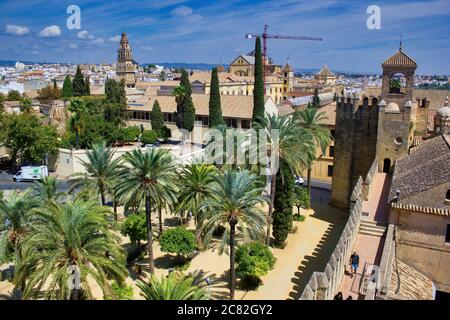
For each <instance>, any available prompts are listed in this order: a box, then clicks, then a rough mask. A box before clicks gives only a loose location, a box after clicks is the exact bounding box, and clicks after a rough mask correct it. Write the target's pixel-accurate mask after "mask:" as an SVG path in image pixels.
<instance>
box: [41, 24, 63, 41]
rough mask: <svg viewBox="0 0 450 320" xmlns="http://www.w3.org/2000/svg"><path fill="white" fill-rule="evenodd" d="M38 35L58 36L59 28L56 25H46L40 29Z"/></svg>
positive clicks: (45, 36)
mask: <svg viewBox="0 0 450 320" xmlns="http://www.w3.org/2000/svg"><path fill="white" fill-rule="evenodd" d="M39 35H40V36H41V37H44V38H53V37H59V36H60V35H61V28H60V27H58V26H57V25H52V26H48V27H45V28H44V29H42V30H41V32H40V33H39Z"/></svg>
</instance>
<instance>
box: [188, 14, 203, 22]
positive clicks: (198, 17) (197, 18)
mask: <svg viewBox="0 0 450 320" xmlns="http://www.w3.org/2000/svg"><path fill="white" fill-rule="evenodd" d="M202 19H203V17H202V16H201V15H199V14H193V15H190V16H187V17H186V20H187V21H188V22H190V23H194V22H197V21H200V20H202Z"/></svg>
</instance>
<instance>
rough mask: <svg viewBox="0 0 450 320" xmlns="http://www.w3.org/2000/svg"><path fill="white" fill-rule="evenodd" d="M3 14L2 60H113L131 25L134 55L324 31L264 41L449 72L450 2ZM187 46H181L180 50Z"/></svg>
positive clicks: (366, 67)
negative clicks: (374, 18) (400, 55)
mask: <svg viewBox="0 0 450 320" xmlns="http://www.w3.org/2000/svg"><path fill="white" fill-rule="evenodd" d="M71 4H75V5H78V6H79V7H80V9H81V29H79V30H68V29H67V27H66V20H67V18H68V17H69V14H67V13H66V9H67V7H68V6H69V5H71ZM371 4H375V5H378V6H379V7H380V9H381V29H379V30H376V29H375V30H369V29H368V28H367V26H366V20H367V18H368V17H369V14H367V13H366V9H367V7H368V6H369V5H371ZM2 7H3V9H4V10H2V13H1V14H0V41H1V42H2V48H1V49H0V60H25V61H38V62H43V61H51V62H71V63H100V62H103V61H106V62H114V61H115V57H116V50H117V47H118V44H119V39H120V33H121V32H124V31H125V32H127V33H128V37H129V39H130V43H131V46H132V48H133V52H134V53H135V60H136V61H138V62H139V63H148V62H186V63H209V64H219V63H220V62H222V63H229V62H231V60H232V59H233V58H234V57H236V56H237V55H239V54H245V53H247V52H248V51H251V50H252V49H253V46H254V43H253V41H249V40H246V39H244V34H245V33H248V32H252V33H261V32H262V29H263V26H264V24H268V25H269V28H270V29H269V32H270V33H274V34H278V33H279V34H286V35H306V36H318V37H322V38H323V40H324V41H322V42H312V41H311V42H310V41H284V40H272V41H271V40H269V56H270V57H272V58H273V59H274V61H275V62H276V63H278V64H284V63H285V62H286V60H287V58H288V57H289V60H290V62H291V64H292V65H293V66H295V67H296V68H319V67H320V66H321V65H322V64H323V63H324V62H325V61H326V62H327V64H328V65H329V66H330V67H331V68H332V69H334V70H342V71H356V72H375V73H378V72H379V71H380V61H382V60H384V59H386V58H387V57H389V56H390V55H391V54H392V52H394V51H395V50H397V49H398V46H399V38H400V33H403V48H404V51H405V52H406V53H408V54H409V55H410V56H412V57H414V59H415V60H416V62H417V63H418V65H419V69H418V73H419V74H446V73H448V72H449V69H450V66H449V62H448V59H446V58H447V57H448V56H449V55H450V40H449V39H448V37H447V36H446V35H447V34H448V32H449V31H450V27H449V26H448V23H446V22H447V21H448V18H449V17H450V4H449V3H448V2H447V1H442V0H432V1H408V2H405V1H391V2H386V1H380V2H378V3H369V2H366V1H358V2H357V3H354V2H351V1H350V2H349V1H345V2H338V1H320V2H319V3H310V2H304V1H283V2H282V3H281V2H275V1H238V0H236V1H226V2H224V1H218V2H216V3H213V4H211V3H210V2H208V1H182V0H173V1H165V2H164V3H162V2H160V1H141V2H139V3H128V2H127V3H126V6H124V3H123V2H118V1H110V2H104V1H97V2H93V1H79V2H78V3H69V2H65V1H33V2H32V3H31V1H21V2H20V3H17V2H13V1H9V0H8V1H5V2H4V3H3V4H2ZM186 48H187V49H186Z"/></svg>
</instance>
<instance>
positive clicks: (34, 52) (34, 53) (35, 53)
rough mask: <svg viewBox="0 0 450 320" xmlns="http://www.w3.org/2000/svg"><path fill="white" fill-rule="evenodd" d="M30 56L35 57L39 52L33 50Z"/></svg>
mask: <svg viewBox="0 0 450 320" xmlns="http://www.w3.org/2000/svg"><path fill="white" fill-rule="evenodd" d="M31 54H33V55H35V56H37V55H39V51H36V50H33V51H31Z"/></svg>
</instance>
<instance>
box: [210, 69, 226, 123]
mask: <svg viewBox="0 0 450 320" xmlns="http://www.w3.org/2000/svg"><path fill="white" fill-rule="evenodd" d="M221 124H224V121H223V117H222V107H221V104H220V89H219V76H218V75H217V68H213V69H212V71H211V90H210V94H209V127H210V128H213V127H217V126H218V125H221Z"/></svg>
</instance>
